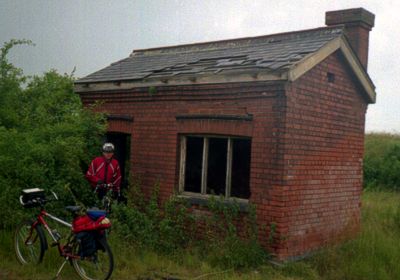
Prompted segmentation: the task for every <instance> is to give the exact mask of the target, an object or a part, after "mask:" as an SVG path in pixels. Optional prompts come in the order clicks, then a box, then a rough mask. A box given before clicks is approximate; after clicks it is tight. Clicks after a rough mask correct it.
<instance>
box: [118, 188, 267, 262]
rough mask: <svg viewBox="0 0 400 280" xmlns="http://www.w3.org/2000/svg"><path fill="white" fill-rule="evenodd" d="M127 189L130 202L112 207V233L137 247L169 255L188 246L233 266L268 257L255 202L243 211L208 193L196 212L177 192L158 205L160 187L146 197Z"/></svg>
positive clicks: (202, 255) (195, 251) (135, 189)
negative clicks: (260, 231)
mask: <svg viewBox="0 0 400 280" xmlns="http://www.w3.org/2000/svg"><path fill="white" fill-rule="evenodd" d="M131 193H132V194H133V195H134V196H135V197H134V198H132V199H130V200H129V203H128V205H121V204H120V205H117V206H116V207H115V208H114V210H113V219H114V224H115V232H116V233H117V234H118V235H119V236H120V237H121V238H122V239H124V240H126V241H128V242H130V243H133V244H135V245H136V246H137V247H138V248H140V249H141V250H152V251H156V252H159V253H161V254H168V255H176V254H181V253H182V252H183V250H187V251H190V252H192V253H194V254H199V257H201V258H202V259H205V260H207V261H208V262H209V263H210V264H211V265H213V266H219V267H221V268H234V269H248V268H253V267H257V266H259V265H260V264H262V263H263V262H265V260H266V258H267V253H266V252H265V251H264V249H263V248H262V247H261V246H260V244H259V243H258V240H257V230H258V229H257V224H256V216H255V209H254V207H253V206H250V207H249V208H250V210H249V212H248V213H246V214H244V215H243V214H242V213H241V212H240V211H239V206H238V203H237V202H235V201H232V202H229V203H227V202H226V201H225V199H224V198H222V197H211V198H210V199H209V200H208V203H207V206H206V207H204V209H202V210H203V211H202V213H204V214H201V215H199V214H195V213H194V212H193V211H192V210H193V209H192V206H191V205H190V204H189V203H188V201H187V200H186V199H184V198H182V197H179V196H177V195H173V196H171V197H170V198H169V199H168V200H167V201H166V202H165V203H163V205H160V204H159V202H158V185H156V186H155V188H154V190H153V193H152V195H151V196H150V198H148V199H146V197H145V196H144V195H143V193H141V191H140V188H139V186H137V185H136V186H134V187H133V190H131ZM239 224H240V228H238V225H239Z"/></svg>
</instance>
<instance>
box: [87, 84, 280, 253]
mask: <svg viewBox="0 0 400 280" xmlns="http://www.w3.org/2000/svg"><path fill="white" fill-rule="evenodd" d="M81 96H82V100H83V102H84V104H85V105H89V104H91V103H93V102H95V101H96V100H102V101H103V102H104V103H103V105H101V107H99V108H98V110H99V111H103V112H107V113H109V114H116V115H130V116H132V117H133V119H134V121H133V122H132V123H127V124H126V125H124V124H123V122H124V121H121V120H118V121H111V122H110V126H109V129H110V130H111V131H117V130H118V128H120V129H121V132H125V133H126V132H127V129H131V131H130V133H131V134H132V136H131V141H132V142H131V171H132V173H133V175H134V176H136V177H140V178H141V182H142V187H143V189H144V191H146V192H147V193H148V192H150V191H151V189H152V187H153V186H154V184H155V183H156V182H157V181H159V183H160V198H161V200H165V199H167V198H168V197H169V196H170V195H171V194H172V193H173V191H174V189H176V188H177V186H178V181H179V158H180V157H179V143H178V138H179V137H178V136H179V134H180V133H205V134H222V135H234V136H250V137H252V150H251V175H250V189H251V197H250V202H252V203H255V204H256V205H257V217H258V222H259V224H260V239H261V240H262V242H263V243H264V244H266V245H267V243H268V242H267V240H268V237H269V225H270V223H271V222H272V221H274V222H278V223H280V221H281V219H282V218H283V217H284V214H283V213H282V212H281V210H282V209H281V208H280V207H281V203H280V202H279V200H281V198H282V195H281V185H282V180H281V179H282V171H283V168H282V166H283V160H282V154H281V153H278V149H279V148H278V145H279V143H278V136H279V135H280V133H282V131H283V130H282V128H283V124H284V122H283V121H284V110H285V106H283V105H284V85H282V84H276V83H275V85H274V84H271V83H265V82H263V83H232V84H222V85H198V86H179V87H174V86H169V87H163V88H158V89H157V92H156V93H153V94H150V93H149V91H148V88H142V89H134V90H130V91H124V92H117V91H115V92H103V93H101V92H98V93H85V94H82V95H81ZM195 114H203V115H204V114H209V115H239V116H244V115H247V114H251V115H253V120H252V121H238V120H181V119H179V120H177V119H176V116H177V115H195ZM280 231H281V226H280V225H278V227H277V233H276V235H277V236H278V235H279V233H280Z"/></svg>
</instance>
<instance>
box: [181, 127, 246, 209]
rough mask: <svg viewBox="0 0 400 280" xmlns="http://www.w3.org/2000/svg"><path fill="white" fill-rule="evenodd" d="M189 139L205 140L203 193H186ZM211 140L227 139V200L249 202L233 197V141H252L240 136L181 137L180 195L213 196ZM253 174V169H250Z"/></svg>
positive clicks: (202, 174)
mask: <svg viewBox="0 0 400 280" xmlns="http://www.w3.org/2000/svg"><path fill="white" fill-rule="evenodd" d="M187 137H198V138H203V158H202V166H201V192H200V193H197V192H189V191H185V169H186V148H187ZM210 138H223V139H227V140H228V143H227V164H226V178H225V195H224V198H225V199H235V200H237V201H243V202H247V201H248V199H247V198H239V197H232V196H231V187H232V161H233V140H234V139H246V140H249V141H250V144H251V138H250V137H240V136H225V135H208V134H185V135H180V137H179V140H180V163H179V165H180V166H179V184H178V185H179V186H178V187H179V193H180V194H183V195H186V196H192V197H198V198H208V197H211V196H212V195H211V194H207V170H208V154H209V139H210ZM249 157H250V161H251V150H250V155H249ZM250 174H251V169H250ZM250 174H249V188H250Z"/></svg>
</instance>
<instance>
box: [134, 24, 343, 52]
mask: <svg viewBox="0 0 400 280" xmlns="http://www.w3.org/2000/svg"><path fill="white" fill-rule="evenodd" d="M343 29H344V25H342V24H340V25H332V26H324V27H318V28H312V29H304V30H298V31H289V32H282V33H275V34H268V35H260V36H254V37H242V38H233V39H223V40H216V41H207V42H198V43H189V44H182V45H172V46H165V47H155V48H147V49H137V50H133V51H132V53H131V54H130V56H129V57H132V56H142V55H145V56H147V55H160V54H171V53H190V52H195V51H196V52H198V51H202V50H204V51H209V50H212V49H221V50H222V49H226V48H229V49H232V48H240V47H244V46H246V45H248V44H250V43H254V41H260V42H259V43H257V45H262V44H268V43H274V42H277V41H278V40H274V39H277V38H276V37H285V39H286V38H287V39H290V38H294V37H295V36H299V35H304V34H309V33H312V34H315V33H316V32H324V31H325V32H326V31H329V30H334V31H336V32H337V31H340V32H343ZM331 33H332V32H331ZM337 33H339V32H337ZM268 39H269V41H267V42H265V41H263V40H268ZM252 41H253V42H252ZM246 42H247V44H246ZM207 46H208V47H207ZM199 47H200V48H199Z"/></svg>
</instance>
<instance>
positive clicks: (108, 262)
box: [72, 237, 114, 280]
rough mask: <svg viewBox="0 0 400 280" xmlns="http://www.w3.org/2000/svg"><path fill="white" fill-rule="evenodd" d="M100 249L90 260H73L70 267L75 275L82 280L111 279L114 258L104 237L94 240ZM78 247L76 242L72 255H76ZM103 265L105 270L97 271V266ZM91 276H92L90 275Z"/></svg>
mask: <svg viewBox="0 0 400 280" xmlns="http://www.w3.org/2000/svg"><path fill="white" fill-rule="evenodd" d="M96 241H97V242H98V243H99V244H100V245H101V247H102V248H100V249H98V250H97V252H96V254H95V257H93V259H92V258H84V259H82V258H74V259H72V266H73V267H74V269H75V271H76V273H77V274H78V275H79V277H81V278H82V279H84V280H107V279H109V278H110V277H111V274H112V272H113V270H114V257H113V254H112V251H111V248H110V246H109V245H108V242H107V239H106V238H105V237H103V238H99V239H97V240H96ZM78 249H79V245H78V243H77V242H76V243H75V244H74V245H73V253H74V255H78ZM101 262H103V263H105V270H101V269H100V270H101V271H99V264H100V265H101ZM92 274H93V275H92Z"/></svg>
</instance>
